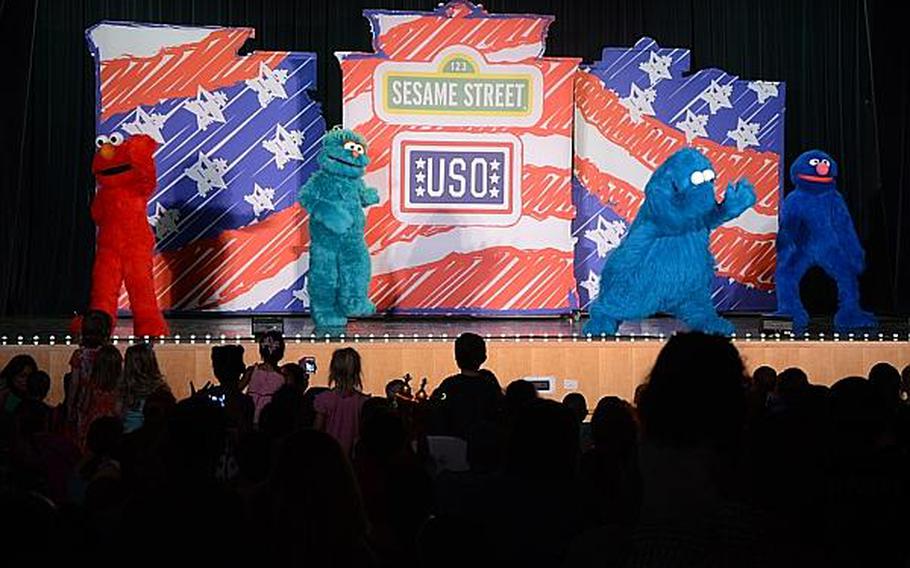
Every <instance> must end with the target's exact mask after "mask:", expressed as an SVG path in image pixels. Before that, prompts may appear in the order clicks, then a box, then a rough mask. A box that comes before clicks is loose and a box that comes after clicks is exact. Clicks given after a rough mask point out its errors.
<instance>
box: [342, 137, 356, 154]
mask: <svg viewBox="0 0 910 568" xmlns="http://www.w3.org/2000/svg"><path fill="white" fill-rule="evenodd" d="M357 146H358V144H357V142H352V141H351V140H348V141H347V142H345V143H344V149H345V150H347V151H348V152H353V151H355V150H356V149H357Z"/></svg>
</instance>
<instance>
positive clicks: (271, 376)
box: [246, 367, 284, 424]
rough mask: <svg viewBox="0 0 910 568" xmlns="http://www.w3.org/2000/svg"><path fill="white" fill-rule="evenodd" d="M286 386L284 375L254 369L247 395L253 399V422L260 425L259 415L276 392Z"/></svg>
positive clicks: (257, 368) (258, 368)
mask: <svg viewBox="0 0 910 568" xmlns="http://www.w3.org/2000/svg"><path fill="white" fill-rule="evenodd" d="M282 385H284V375H282V374H281V373H279V372H277V371H268V370H266V369H263V368H262V367H256V368H255V369H253V374H252V375H251V376H250V384H249V386H247V389H246V394H248V395H250V398H252V399H253V406H254V409H255V411H254V413H253V422H255V423H256V424H258V423H259V413H260V412H262V409H263V408H265V405H266V404H268V403H269V402H271V400H272V395H273V394H275V391H277V390H278V389H280V388H281V386H282Z"/></svg>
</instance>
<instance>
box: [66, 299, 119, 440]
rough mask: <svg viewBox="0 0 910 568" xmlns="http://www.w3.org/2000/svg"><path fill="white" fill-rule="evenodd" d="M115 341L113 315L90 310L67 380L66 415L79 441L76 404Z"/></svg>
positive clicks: (85, 317)
mask: <svg viewBox="0 0 910 568" xmlns="http://www.w3.org/2000/svg"><path fill="white" fill-rule="evenodd" d="M110 340H111V316H109V315H108V314H107V313H105V312H102V311H100V310H89V311H87V312H86V313H85V315H84V316H82V328H81V330H80V332H79V348H78V349H76V350H75V351H74V352H73V356H72V357H70V371H69V373H67V375H66V376H65V377H64V378H63V387H64V388H63V414H64V416H65V418H64V420H65V428H66V430H67V432H68V433H69V434H70V435H71V436H73V439H74V440H75V439H78V434H77V430H78V425H77V418H76V414H77V412H76V408H75V406H76V404H77V401H79V400H80V398H81V394H80V391H81V390H82V386H83V383H84V382H85V383H87V382H88V381H89V377H91V375H92V365H94V363H95V357H96V356H97V355H98V351H99V349H101V346H102V345H107V344H108V343H109V342H110Z"/></svg>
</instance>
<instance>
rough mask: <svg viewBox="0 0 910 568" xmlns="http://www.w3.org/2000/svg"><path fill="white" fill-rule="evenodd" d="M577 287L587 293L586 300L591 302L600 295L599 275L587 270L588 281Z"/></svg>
mask: <svg viewBox="0 0 910 568" xmlns="http://www.w3.org/2000/svg"><path fill="white" fill-rule="evenodd" d="M579 286H581V287H582V288H584V289H585V290H587V291H588V299H589V300H590V301H592V302H593V301H594V300H596V299H597V296H599V295H600V275H599V274H594V271H593V270H588V279H587V280H585V281H584V282H582V283H581V284H579Z"/></svg>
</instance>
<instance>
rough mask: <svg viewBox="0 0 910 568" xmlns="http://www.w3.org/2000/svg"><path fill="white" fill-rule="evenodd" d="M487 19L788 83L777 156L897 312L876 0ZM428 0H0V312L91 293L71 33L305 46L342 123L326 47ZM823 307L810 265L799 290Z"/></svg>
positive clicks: (624, 5)
mask: <svg viewBox="0 0 910 568" xmlns="http://www.w3.org/2000/svg"><path fill="white" fill-rule="evenodd" d="M484 5H485V6H486V7H487V8H488V10H490V11H491V12H526V13H527V12H533V13H543V14H554V15H555V16H556V22H555V23H554V24H553V26H552V27H551V29H550V35H549V39H548V50H547V53H548V54H549V55H563V56H568V55H571V56H580V57H583V58H584V59H585V60H586V61H591V60H593V59H595V58H597V57H599V54H600V48H601V47H602V46H604V45H628V44H631V43H632V42H634V41H635V40H636V39H637V38H638V37H640V36H642V35H649V36H651V37H653V38H655V39H657V40H658V42H660V43H661V44H663V45H665V46H681V47H689V48H691V49H692V54H693V67H694V68H696V69H698V68H704V67H719V68H722V69H724V70H726V71H728V72H731V73H735V74H738V75H740V76H741V77H743V78H761V79H767V80H783V81H786V82H787V115H786V154H787V163H788V164H789V162H790V161H791V160H792V159H793V158H794V157H795V156H796V155H797V154H798V153H800V152H801V151H803V150H805V149H808V148H812V147H819V148H823V149H826V150H827V151H828V152H829V153H831V154H832V155H834V156H835V158H836V159H838V160H839V162H840V166H841V172H842V177H841V182H840V183H841V189H842V191H843V192H844V193H845V195H846V199H847V203H848V205H849V207H850V210H851V212H852V213H853V216H854V218H855V220H856V223H857V226H858V230H859V234H860V238H861V239H862V241H863V243H864V245H865V247H866V250H867V259H868V269H867V272H866V274H865V275H864V277H863V282H862V285H863V293H864V298H865V303H866V304H868V305H869V306H870V307H872V308H874V309H876V310H879V311H881V312H885V313H905V314H906V313H908V312H910V261H908V259H907V255H908V252H910V235H908V232H910V220H908V213H910V196H908V195H906V194H907V192H908V190H910V113H908V110H910V38H905V37H903V36H902V34H904V33H906V32H905V31H904V29H903V25H902V18H901V17H899V8H898V7H897V6H898V5H899V3H898V2H893V1H888V0H752V1H747V0H676V1H673V0H610V1H606V0H605V1H600V2H595V1H590V2H588V1H583V0H574V1H572V0H550V1H547V0H488V1H486V2H485V3H484ZM434 6H435V3H434V2H433V0H421V1H414V0H398V1H393V0H356V1H345V0H298V1H296V2H294V1H290V0H286V1H278V0H0V41H2V44H0V45H2V46H3V52H2V55H3V58H4V62H5V65H4V71H5V74H4V77H5V79H4V81H3V84H2V85H0V92H3V93H4V96H3V100H6V102H5V103H2V105H0V120H2V127H0V128H2V129H0V315H14V314H15V315H38V314H41V315H52V314H66V313H70V312H71V311H72V310H74V309H79V308H81V307H83V306H84V303H85V302H86V299H87V294H88V286H89V274H90V267H91V260H92V251H93V245H94V243H93V238H94V230H93V226H92V224H91V220H90V219H89V216H88V208H89V200H90V197H91V192H92V188H93V181H92V177H91V173H90V171H89V164H90V161H91V155H92V151H93V139H94V132H93V124H94V123H93V108H94V85H93V73H92V60H91V57H90V56H89V53H88V50H87V48H86V44H85V40H84V30H85V28H87V27H89V26H90V25H92V24H94V23H96V22H98V21H99V20H102V19H110V20H135V21H146V22H164V23H178V24H208V25H236V26H253V27H255V28H256V30H257V37H256V39H255V40H253V41H252V42H250V44H249V45H248V46H247V47H248V48H250V49H256V48H261V49H275V50H301V51H314V52H316V53H317V54H318V56H319V89H318V93H317V98H318V99H319V100H321V101H322V102H323V105H324V111H325V114H326V119H327V122H328V124H330V125H331V124H335V123H338V122H340V120H341V108H340V107H341V97H340V93H341V77H340V72H339V67H338V63H337V61H336V59H335V58H334V56H333V52H334V51H336V50H369V49H370V32H369V27H368V25H367V23H366V20H364V19H363V18H362V16H361V11H362V10H363V9H364V8H379V7H385V8H396V9H420V10H429V9H431V8H433V7H434ZM803 296H804V298H805V299H806V303H807V305H808V307H809V309H810V311H813V312H826V311H831V310H833V305H834V302H835V300H836V296H835V292H834V286H833V284H832V283H831V282H829V281H828V280H827V279H826V278H824V277H822V276H821V275H820V274H813V275H811V277H810V278H808V279H807V281H805V282H804V285H803Z"/></svg>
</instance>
